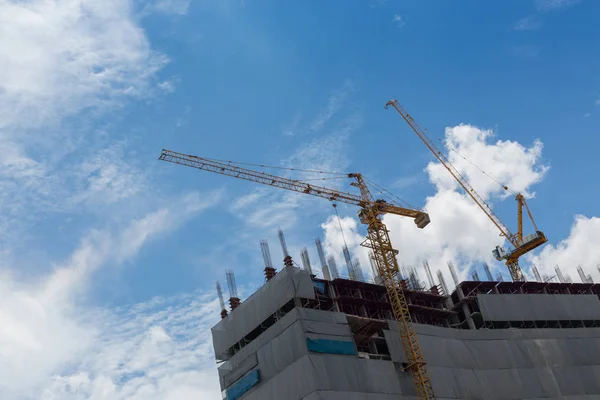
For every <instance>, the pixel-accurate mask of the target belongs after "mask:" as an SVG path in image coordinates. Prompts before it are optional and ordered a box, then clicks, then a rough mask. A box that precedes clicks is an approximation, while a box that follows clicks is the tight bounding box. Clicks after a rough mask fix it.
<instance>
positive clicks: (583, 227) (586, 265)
mask: <svg viewBox="0 0 600 400" xmlns="http://www.w3.org/2000/svg"><path fill="white" fill-rule="evenodd" d="M599 240H600V218H598V217H591V218H588V217H585V216H583V215H577V216H575V219H574V223H573V226H572V227H571V232H570V234H569V236H568V237H567V238H566V239H564V240H562V241H561V242H560V243H558V244H557V245H551V244H547V245H545V247H544V248H543V250H542V251H541V252H540V253H539V254H537V255H535V256H532V257H529V258H528V261H530V262H531V263H532V264H534V265H536V266H537V268H538V270H539V272H540V274H546V275H548V276H550V277H552V276H554V275H556V273H555V272H554V267H555V266H556V265H558V266H559V267H560V269H561V270H562V272H563V274H568V275H569V276H570V277H571V278H572V279H573V281H576V282H580V279H579V274H578V273H577V266H578V265H581V266H582V268H583V269H584V271H585V273H586V274H591V276H592V277H593V278H594V281H595V282H600V271H598V269H597V266H598V265H600V248H599V247H598V241H599Z"/></svg>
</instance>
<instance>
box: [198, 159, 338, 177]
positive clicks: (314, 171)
mask: <svg viewBox="0 0 600 400" xmlns="http://www.w3.org/2000/svg"><path fill="white" fill-rule="evenodd" d="M205 160H208V161H215V162H219V163H228V164H231V165H235V164H238V165H247V166H251V167H260V168H273V169H283V170H287V171H299V172H310V173H313V174H329V175H343V176H348V174H345V173H343V172H327V171H318V170H313V169H302V168H289V167H275V166H273V165H265V164H252V163H246V162H239V161H231V160H219V159H216V158H206V159H205Z"/></svg>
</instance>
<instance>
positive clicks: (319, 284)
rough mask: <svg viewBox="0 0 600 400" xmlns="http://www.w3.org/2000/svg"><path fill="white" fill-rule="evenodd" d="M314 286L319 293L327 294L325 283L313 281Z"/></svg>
mask: <svg viewBox="0 0 600 400" xmlns="http://www.w3.org/2000/svg"><path fill="white" fill-rule="evenodd" d="M313 285H314V286H315V289H317V292H319V293H320V294H325V282H317V281H313Z"/></svg>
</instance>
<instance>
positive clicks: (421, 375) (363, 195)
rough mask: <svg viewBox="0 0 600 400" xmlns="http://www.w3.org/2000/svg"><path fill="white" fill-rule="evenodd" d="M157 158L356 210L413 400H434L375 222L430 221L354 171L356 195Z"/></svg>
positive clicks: (207, 162)
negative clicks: (386, 218)
mask: <svg viewBox="0 0 600 400" xmlns="http://www.w3.org/2000/svg"><path fill="white" fill-rule="evenodd" d="M159 160H162V161H167V162H172V163H175V164H180V165H184V166H187V167H192V168H198V169H201V170H204V171H209V172H215V173H218V174H222V175H227V176H231V177H234V178H240V179H245V180H248V181H252V182H256V183H261V184H263V185H269V186H274V187H278V188H281V189H287V190H291V191H294V192H298V193H305V194H310V195H313V196H317V197H322V198H324V199H327V200H330V201H337V202H342V203H346V204H352V205H355V206H358V207H359V211H358V217H359V219H360V222H361V223H363V224H366V225H367V238H366V239H365V241H364V242H363V243H362V245H363V246H365V247H368V248H370V249H371V250H372V252H373V255H374V260H375V264H376V266H377V269H378V272H379V275H380V276H381V278H382V280H383V284H384V285H385V287H386V291H387V294H388V297H389V300H390V305H391V307H392V311H393V314H394V318H395V319H396V322H397V324H398V330H399V332H400V339H401V342H402V345H403V347H404V352H405V354H406V358H407V361H408V366H407V367H406V369H407V370H408V371H409V372H410V375H411V378H412V381H413V383H414V385H415V388H416V392H417V398H418V399H419V400H434V399H435V394H434V392H433V388H432V385H431V380H430V379H429V373H428V371H427V365H426V363H425V360H424V358H423V354H422V352H421V348H420V346H419V341H418V338H417V333H416V331H415V329H414V326H413V323H412V320H411V316H410V312H409V309H408V303H407V301H406V297H405V295H404V292H403V290H402V289H401V286H400V282H399V277H398V271H399V269H398V261H397V260H396V254H398V251H397V250H395V249H394V248H393V247H392V244H391V241H390V236H389V231H388V230H387V228H386V226H385V225H384V223H383V221H382V218H381V216H382V215H383V214H395V215H401V216H404V217H409V218H413V219H414V222H415V224H416V225H417V227H418V228H420V229H423V228H424V227H425V226H427V224H429V222H430V219H429V215H428V214H427V213H425V212H423V211H420V210H413V209H409V208H405V207H400V206H397V205H395V204H391V203H388V202H386V201H385V200H381V199H377V200H376V199H375V198H374V197H373V195H372V194H371V192H370V191H369V188H368V187H367V184H366V182H365V178H363V176H362V175H361V174H359V173H351V174H347V178H349V179H352V182H351V183H350V185H352V186H354V187H357V188H358V189H359V191H360V195H358V194H353V193H346V192H341V191H338V190H336V189H332V188H327V187H322V186H316V185H311V184H309V183H307V182H304V181H299V180H294V179H289V178H284V177H281V176H276V175H271V174H267V173H264V172H261V171H256V170H252V169H247V168H243V167H240V166H237V165H234V164H233V163H231V162H222V161H217V160H211V159H207V158H201V157H197V156H193V155H188V154H183V153H178V152H175V151H171V150H164V149H163V150H162V152H161V154H160V157H159Z"/></svg>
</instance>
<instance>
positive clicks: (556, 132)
mask: <svg viewBox="0 0 600 400" xmlns="http://www.w3.org/2000/svg"><path fill="white" fill-rule="evenodd" d="M599 13H600V4H598V3H597V2H594V1H591V0H579V1H578V0H531V1H530V0H511V1H488V2H485V3H484V2H481V1H475V0H465V1H461V2H460V4H459V2H457V1H442V0H439V1H426V2H408V1H386V0H365V1H355V2H342V1H331V2H320V1H303V2H295V3H293V4H292V3H286V4H284V3H283V2H278V1H273V0H271V1H267V0H265V1H256V0H235V1H234V0H220V1H216V0H206V1H186V0H153V1H146V2H144V1H141V0H139V1H138V0H135V1H126V2H123V1H116V0H107V1H105V2H102V3H98V2H92V1H88V0H66V1H63V2H55V1H51V2H43V1H38V0H31V1H28V2H20V1H14V0H0V66H2V69H3V71H5V72H4V74H3V77H0V106H1V107H0V109H1V110H2V111H0V147H1V148H2V150H3V151H2V154H3V156H2V158H0V167H1V169H0V185H1V188H2V191H1V193H0V200H1V201H0V213H1V215H2V224H1V225H0V237H1V238H2V241H1V244H0V250H1V252H2V256H3V257H2V259H3V261H2V262H0V275H1V276H2V277H3V278H4V279H3V280H2V283H0V288H2V292H3V293H7V296H8V299H9V301H6V302H5V304H2V305H0V323H1V325H3V326H8V327H9V328H5V331H2V330H0V346H5V345H6V344H8V345H10V346H11V349H14V350H11V351H10V352H8V353H7V354H8V356H9V357H11V359H12V360H34V359H35V360H38V359H43V361H41V362H40V363H39V366H38V367H36V369H35V371H33V372H31V371H27V367H26V365H28V364H27V363H26V362H25V361H23V364H22V365H21V364H19V365H21V366H22V368H19V367H17V368H13V369H12V371H10V372H11V375H8V374H7V375H6V376H9V378H7V379H2V378H0V395H2V394H3V393H4V394H5V395H4V397H6V396H8V397H10V398H15V399H33V398H36V399H37V398H40V396H41V395H42V394H43V395H44V396H46V397H47V398H48V399H85V398H91V397H92V396H100V397H94V398H105V397H101V396H106V398H111V399H114V398H118V399H137V398H140V397H139V396H144V397H143V398H145V399H148V398H157V399H158V398H161V399H162V398H170V399H179V398H184V397H185V396H195V397H196V398H202V399H213V398H218V396H219V394H218V382H216V380H215V367H214V364H213V362H212V359H211V357H212V353H211V347H210V335H209V333H208V331H207V329H208V327H210V326H211V325H212V324H214V323H216V322H217V321H218V318H219V317H218V304H217V302H216V300H215V294H214V282H215V280H217V279H219V280H221V281H222V283H223V284H224V271H225V269H233V270H234V271H235V273H236V276H237V280H238V286H239V289H240V291H241V292H242V294H244V295H247V294H248V293H250V292H252V291H253V290H254V289H255V288H256V287H257V286H258V285H260V284H261V283H262V280H263V277H262V260H261V254H260V247H259V240H260V239H262V238H267V239H268V240H269V242H270V245H271V253H272V254H273V258H274V262H275V264H276V265H280V264H281V260H280V259H281V252H280V250H279V246H278V243H277V239H276V234H277V228H278V227H281V228H283V229H284V231H285V233H286V237H287V241H288V246H289V247H290V249H291V251H292V255H293V256H294V257H295V258H296V259H297V260H298V261H299V260H300V256H299V252H300V249H301V248H302V247H304V246H307V247H309V251H310V252H311V259H312V260H313V262H315V261H316V260H317V257H316V250H315V249H314V245H313V243H314V238H315V237H317V236H319V237H322V239H323V240H324V243H325V246H326V250H327V251H328V253H330V254H334V255H335V256H336V257H337V258H338V260H339V262H338V265H340V266H341V265H343V264H342V261H341V260H342V258H341V246H342V241H341V236H340V234H339V231H338V230H337V228H336V227H337V220H335V219H332V215H333V209H332V207H331V205H330V204H328V203H327V202H326V201H324V200H321V199H312V198H305V197H307V196H303V195H294V194H290V193H284V192H281V191H278V190H277V189H271V188H261V187H257V186H256V185H255V184H253V183H249V182H244V181H237V180H235V179H232V178H228V177H223V176H220V175H216V174H210V173H207V172H203V171H198V170H193V169H189V168H185V167H181V166H177V165H171V164H167V163H163V162H160V161H158V156H159V154H160V150H161V149H162V148H167V149H172V150H175V151H180V152H184V153H190V154H196V155H199V156H205V157H209V158H217V159H227V160H234V161H241V162H249V163H259V164H265V165H273V166H285V167H295V168H307V169H318V170H325V171H335V172H340V171H341V172H361V173H363V174H364V175H366V176H367V177H370V178H371V179H373V180H374V181H376V182H377V183H379V184H381V185H382V186H384V187H385V188H387V189H389V190H391V191H392V192H394V193H395V194H396V195H398V196H399V197H401V198H402V199H403V200H405V201H407V202H409V203H410V204H413V205H416V206H418V207H425V208H426V210H427V211H428V212H429V213H430V214H431V219H432V224H431V225H430V227H428V228H427V229H426V230H424V231H422V232H421V231H417V230H416V229H415V228H414V225H413V224H412V221H408V220H403V219H401V218H396V217H386V222H387V223H388V225H389V226H390V228H391V230H392V239H393V241H394V243H395V245H396V247H397V248H398V249H399V250H400V255H399V260H400V262H401V263H403V264H405V265H417V266H420V265H421V262H422V261H423V260H428V261H429V263H430V265H431V266H432V269H434V271H436V270H438V269H440V270H442V271H443V273H444V274H445V276H446V279H447V280H448V279H450V278H449V275H448V272H447V268H446V267H445V262H446V261H447V260H449V259H452V260H453V261H454V262H455V264H456V265H458V268H459V272H460V274H461V277H462V278H466V277H467V276H468V275H469V273H470V271H471V270H472V269H473V268H474V267H477V268H480V266H481V264H482V263H483V262H488V263H490V265H492V269H493V270H494V273H497V272H501V273H505V272H504V268H503V266H502V265H501V264H499V263H497V262H495V261H494V260H493V259H491V253H490V252H491V249H492V248H493V247H494V246H495V245H496V244H500V242H499V238H498V236H497V232H496V231H495V230H494V227H493V226H492V224H491V223H490V222H489V221H488V220H486V219H485V216H483V215H482V214H481V212H480V211H479V210H478V209H476V208H475V206H474V205H473V203H472V202H471V200H470V199H468V198H466V197H465V196H464V195H463V194H460V193H459V192H458V191H457V190H456V185H455V184H454V183H453V182H452V181H451V180H450V177H449V175H448V174H447V173H446V172H445V171H443V170H441V169H439V165H436V164H435V163H433V157H432V155H431V154H430V153H428V150H427V149H426V148H425V146H423V144H422V143H421V142H420V141H419V140H418V138H417V137H416V135H415V134H414V133H413V132H411V131H410V130H409V128H408V126H407V125H406V123H404V121H403V120H402V119H401V118H400V116H399V115H397V114H396V113H395V112H394V111H393V110H385V109H384V105H385V103H386V102H387V101H388V100H390V99H392V98H396V99H398V101H399V102H400V103H401V104H402V105H404V106H405V107H406V109H407V110H408V111H409V112H410V113H411V114H412V116H413V117H414V118H415V119H416V120H417V121H418V122H419V124H420V125H421V126H422V127H423V128H427V130H428V132H429V134H430V135H431V137H432V138H434V140H436V141H437V139H440V140H442V141H445V143H448V144H452V146H453V147H454V148H455V149H457V150H458V151H459V152H460V153H461V154H462V155H464V156H466V157H467V158H468V159H469V160H470V161H472V162H474V163H475V164H477V165H478V166H480V167H481V168H483V169H484V170H486V171H487V172H488V173H490V174H491V175H493V176H495V177H497V178H498V179H500V180H502V181H503V182H506V183H507V184H509V186H511V187H513V188H514V189H515V190H522V191H524V192H526V193H528V194H529V195H530V196H531V199H530V200H529V204H530V207H531V208H532V211H533V213H534V216H535V218H536V222H537V223H538V226H539V227H540V229H542V230H543V231H544V232H545V233H546V235H547V236H548V238H549V241H550V243H549V244H548V245H547V246H546V247H545V248H544V249H543V250H541V251H538V252H536V253H535V254H534V255H531V256H529V257H528V258H527V259H526V260H523V265H524V267H525V269H526V271H528V270H529V266H530V265H532V264H535V265H537V266H538V268H539V269H540V270H541V272H542V273H543V274H546V275H548V276H552V275H553V268H554V265H555V264H559V265H560V266H561V268H562V269H563V271H565V272H567V273H568V274H569V275H570V276H571V278H572V279H573V280H579V277H578V276H577V273H576V272H575V268H576V266H577V265H579V264H581V265H582V266H583V267H584V268H585V270H586V272H587V273H591V274H592V276H593V277H594V278H595V279H600V270H596V264H600V253H599V252H598V250H596V245H595V243H596V242H597V240H599V239H600V219H598V218H597V217H596V216H597V215H598V212H597V207H596V202H595V199H596V198H597V197H598V196H599V195H600V189H599V188H598V185H597V184H595V181H594V178H593V177H594V176H596V175H598V174H599V173H600V162H598V160H597V157H596V151H595V149H596V147H597V146H598V144H599V143H598V141H599V139H598V137H597V132H598V128H599V126H600V123H599V121H600V57H599V56H598V55H597V54H596V53H597V50H596V49H597V48H598V47H599V46H600V28H598V26H597V21H596V19H597V18H595V16H597V15H599ZM461 124H462V125H461ZM438 143H439V142H438ZM450 157H451V159H452V160H453V161H454V162H455V163H456V166H457V167H458V168H459V169H460V170H461V172H463V173H464V174H465V175H466V176H467V177H468V178H469V180H470V181H471V182H472V183H473V186H474V187H475V188H476V189H477V190H478V191H480V193H481V194H482V195H483V196H484V197H485V198H486V199H488V200H489V201H490V203H491V204H492V205H493V207H494V209H495V210H496V211H497V212H498V214H499V215H500V217H501V218H502V219H503V220H504V221H505V222H506V224H507V225H508V226H509V227H510V228H511V229H516V226H515V225H516V212H515V208H516V207H515V202H514V201H513V200H512V198H505V197H503V196H502V193H501V192H500V191H499V190H498V187H497V186H496V185H495V184H494V183H493V182H491V181H490V180H489V179H487V178H486V177H484V176H482V175H481V174H480V173H479V172H477V171H476V170H474V169H473V168H472V167H471V166H469V165H468V164H466V163H465V162H464V160H462V159H460V158H458V157H457V156H456V154H454V153H450ZM269 172H276V173H278V174H288V173H289V172H288V171H285V170H269ZM290 176H294V177H298V176H303V175H294V174H292V175H290ZM323 184H328V185H329V184H331V185H333V184H336V185H339V187H340V188H342V189H344V190H352V189H353V188H351V187H349V186H348V185H347V183H344V182H343V181H340V182H336V181H323ZM339 211H340V216H341V217H342V224H343V225H344V233H345V237H346V240H347V242H348V245H349V247H350V248H351V250H352V252H353V253H354V255H355V256H356V257H357V258H359V259H360V260H361V263H362V266H363V268H365V270H366V272H367V273H368V271H369V268H368V261H367V258H366V256H365V254H364V252H363V251H362V250H360V247H359V246H358V244H359V242H360V241H361V238H362V235H363V233H364V228H362V227H359V226H358V225H357V222H356V220H355V218H354V216H355V212H356V210H355V209H354V207H351V206H343V205H340V207H339ZM528 229H530V228H529V227H528ZM423 276H424V274H423ZM480 276H482V271H481V269H480ZM505 276H506V274H505ZM170 313H172V314H173V317H171V318H169V317H168V315H169V314H170ZM189 315H194V316H197V318H196V319H192V318H190V317H189ZM124 321H128V322H129V323H128V324H125V322H124ZM123 324H125V325H126V327H124V328H122V329H120V328H119V327H120V326H122V325H123ZM194 332H196V333H198V332H201V333H200V334H199V335H198V336H194V335H195V333H194ZM100 344H104V345H102V349H101V350H99V346H100ZM48 349H53V350H52V351H49V350H48ZM140 349H141V350H140ZM103 357H106V358H107V359H111V360H118V362H116V361H115V364H114V365H113V364H110V363H108V364H107V365H104V366H103V367H102V368H100V367H99V365H101V364H102V362H101V360H103V359H104V358H103ZM165 360H170V361H169V362H168V364H169V368H167V369H164V368H162V369H161V368H159V366H160V365H164V362H165ZM173 360H175V361H173ZM177 360H179V361H177ZM187 363H189V364H187ZM0 371H2V369H0ZM156 374H162V375H160V376H159V378H160V379H159V378H157V375H156ZM0 375H1V374H0ZM133 376H138V377H142V378H140V379H141V381H140V380H135V379H132V377H133ZM26 378H27V379H26ZM144 379H145V381H144ZM31 382H33V383H31ZM140 382H142V383H140ZM175 383H176V384H175ZM144 385H147V386H144ZM142 388H144V389H143V390H148V391H146V392H144V391H143V390H142ZM100 393H104V394H102V395H101V394H100ZM153 396H154V397H153ZM168 396H171V397H168ZM0 397H2V396H0ZM185 398H187V397H185Z"/></svg>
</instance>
